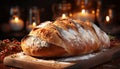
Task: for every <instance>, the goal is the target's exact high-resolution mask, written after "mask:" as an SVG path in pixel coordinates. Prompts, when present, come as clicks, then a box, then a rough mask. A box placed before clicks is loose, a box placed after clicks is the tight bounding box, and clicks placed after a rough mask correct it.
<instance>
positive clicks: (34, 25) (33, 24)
mask: <svg viewBox="0 0 120 69" xmlns="http://www.w3.org/2000/svg"><path fill="white" fill-rule="evenodd" d="M35 27H36V22H33V23H32V24H30V25H28V26H27V30H28V31H30V30H32V29H33V28H35Z"/></svg>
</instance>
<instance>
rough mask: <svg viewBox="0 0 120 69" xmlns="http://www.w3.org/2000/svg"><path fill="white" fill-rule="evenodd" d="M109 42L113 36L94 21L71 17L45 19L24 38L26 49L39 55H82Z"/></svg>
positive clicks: (23, 44) (23, 43)
mask: <svg viewBox="0 0 120 69" xmlns="http://www.w3.org/2000/svg"><path fill="white" fill-rule="evenodd" d="M109 46H110V39H109V37H108V36H107V34H106V33H105V32H103V31H102V30H101V29H100V28H98V27H97V26H96V25H95V24H94V23H91V22H82V21H80V20H75V19H70V18H66V19H57V20H56V21H54V22H50V21H47V22H44V23H42V24H41V25H39V26H37V27H36V28H34V29H33V30H32V31H31V32H30V33H29V34H28V35H27V36H26V37H24V38H23V39H22V41H21V47H22V49H23V51H24V52H25V53H26V54H28V55H31V56H37V57H61V56H74V55H81V54H86V53H91V52H94V51H96V50H101V49H103V48H108V47H109Z"/></svg>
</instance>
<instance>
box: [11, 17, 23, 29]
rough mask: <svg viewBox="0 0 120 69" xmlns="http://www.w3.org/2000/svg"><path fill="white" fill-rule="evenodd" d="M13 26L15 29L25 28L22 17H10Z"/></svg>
mask: <svg viewBox="0 0 120 69" xmlns="http://www.w3.org/2000/svg"><path fill="white" fill-rule="evenodd" d="M10 25H11V28H12V29H13V30H15V31H19V30H21V29H22V28H23V26H24V22H23V20H22V19H20V18H18V17H17V16H16V17H15V18H13V19H10Z"/></svg>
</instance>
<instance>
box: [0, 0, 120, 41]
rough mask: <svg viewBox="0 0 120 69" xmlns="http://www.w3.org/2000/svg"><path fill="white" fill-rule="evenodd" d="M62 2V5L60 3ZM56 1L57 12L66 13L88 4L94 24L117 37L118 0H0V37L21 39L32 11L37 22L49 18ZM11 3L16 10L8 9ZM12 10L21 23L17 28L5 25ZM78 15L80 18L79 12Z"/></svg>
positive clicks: (51, 16)
mask: <svg viewBox="0 0 120 69" xmlns="http://www.w3.org/2000/svg"><path fill="white" fill-rule="evenodd" d="M63 3H64V4H65V5H63ZM58 4H60V5H62V6H60V7H56V8H57V9H59V8H60V9H59V10H60V11H58V13H61V12H68V13H70V14H75V13H77V12H79V11H82V10H83V9H85V10H87V11H88V12H89V11H91V8H92V13H93V14H94V20H93V21H92V22H94V23H95V24H97V25H98V26H99V27H100V28H101V29H102V30H104V31H105V32H106V33H108V34H111V35H115V36H118V37H119V34H120V7H119V5H120V0H1V1H0V39H6V38H9V39H11V38H16V39H18V40H21V38H23V37H24V36H25V35H27V34H28V33H29V31H26V25H28V24H29V23H30V22H29V20H31V19H30V17H31V16H33V15H34V16H35V17H37V18H39V20H38V22H40V23H41V22H44V21H49V20H50V21H53V20H54V18H55V17H54V16H56V14H57V13H56V12H57V10H56V8H55V6H56V5H58ZM83 5H84V6H83ZM14 7H17V8H18V9H19V10H18V11H17V13H16V11H11V10H14V9H13V8H14ZM34 7H35V8H34ZM66 7H69V8H66ZM31 8H34V9H36V8H37V10H36V11H38V12H39V13H30V9H31ZM61 8H62V9H61ZM63 9H65V11H63ZM61 10H62V11H61ZM32 11H34V10H31V12H32ZM89 13H91V12H89ZM14 14H15V15H19V17H20V18H21V19H22V21H23V23H24V26H22V24H21V27H19V28H18V27H17V25H15V26H16V27H17V28H14V30H13V29H11V27H10V26H9V23H10V18H11V17H12V16H13V15H14ZM36 15H37V16H36ZM90 16H91V15H90ZM79 18H82V16H80V17H79ZM87 18H88V19H90V18H91V17H90V18H89V16H88V17H87ZM83 19H84V18H82V20H83ZM32 20H33V19H32ZM85 20H86V19H85ZM12 26H14V25H12ZM21 28H22V29H21ZM19 29H20V30H19ZM16 30H17V31H16Z"/></svg>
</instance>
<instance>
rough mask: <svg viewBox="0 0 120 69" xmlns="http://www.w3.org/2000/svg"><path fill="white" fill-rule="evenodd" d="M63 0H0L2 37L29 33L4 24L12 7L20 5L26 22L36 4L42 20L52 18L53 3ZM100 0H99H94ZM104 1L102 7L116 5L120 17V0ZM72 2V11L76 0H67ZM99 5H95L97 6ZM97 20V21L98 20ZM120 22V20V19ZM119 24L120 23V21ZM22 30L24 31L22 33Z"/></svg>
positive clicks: (16, 36)
mask: <svg viewBox="0 0 120 69" xmlns="http://www.w3.org/2000/svg"><path fill="white" fill-rule="evenodd" d="M61 1H62V0H0V39H6V38H10V39H11V38H17V39H19V40H20V39H21V38H23V36H25V35H26V34H28V32H26V31H25V30H24V29H23V30H22V31H18V32H15V31H9V30H7V28H5V27H4V26H3V24H8V21H9V18H10V8H11V7H15V6H18V7H19V8H20V12H21V16H22V19H23V20H24V22H26V20H27V18H28V13H29V8H31V7H33V6H36V7H38V8H39V9H40V21H41V22H44V21H48V20H52V16H53V13H52V5H53V4H54V3H61ZM94 1H99V0H94ZM100 1H101V2H102V8H105V7H106V6H110V5H115V6H116V7H115V10H117V16H116V17H118V18H120V16H119V15H120V13H119V12H120V7H119V5H120V0H100ZM67 2H70V3H71V4H72V11H73V10H74V9H75V7H76V6H75V0H67ZM96 7H97V5H96V6H95V8H96ZM96 22H97V21H96ZM119 22H120V21H119ZM119 22H118V24H119V25H120V23H119ZM21 32H22V33H21Z"/></svg>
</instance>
